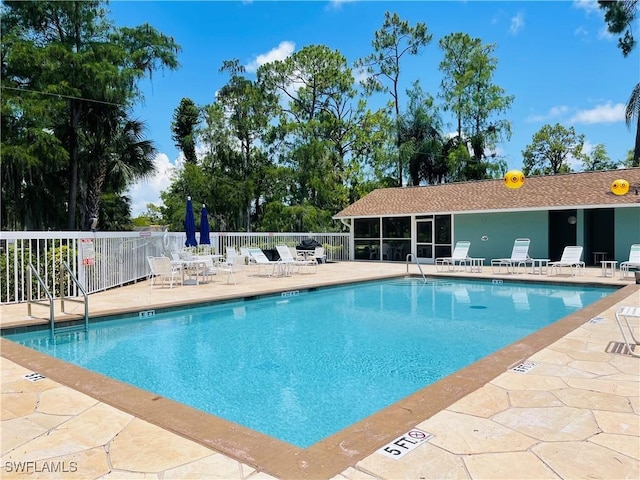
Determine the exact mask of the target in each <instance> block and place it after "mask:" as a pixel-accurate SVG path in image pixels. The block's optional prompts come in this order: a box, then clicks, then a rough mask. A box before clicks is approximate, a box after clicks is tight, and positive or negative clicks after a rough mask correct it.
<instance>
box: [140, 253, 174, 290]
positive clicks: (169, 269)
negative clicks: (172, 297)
mask: <svg viewBox="0 0 640 480" xmlns="http://www.w3.org/2000/svg"><path fill="white" fill-rule="evenodd" d="M147 261H148V262H149V268H150V269H151V275H150V276H151V285H150V286H151V287H153V286H154V285H156V284H157V283H158V282H160V283H161V284H162V285H164V282H165V281H167V280H168V281H169V288H173V283H174V282H175V281H177V279H178V278H179V279H182V276H183V270H182V267H181V265H179V264H176V263H173V262H171V260H170V259H169V257H147Z"/></svg>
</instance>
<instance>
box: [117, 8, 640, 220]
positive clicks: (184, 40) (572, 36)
mask: <svg viewBox="0 0 640 480" xmlns="http://www.w3.org/2000/svg"><path fill="white" fill-rule="evenodd" d="M109 9H110V10H111V14H110V15H109V16H110V18H111V19H112V20H113V21H114V22H115V24H116V25H117V26H134V25H139V24H142V23H144V22H148V23H150V24H151V25H153V26H154V27H155V28H156V29H158V30H160V31H161V32H163V33H164V34H167V35H170V36H172V37H174V39H175V40H176V42H177V43H178V44H180V45H181V47H182V52H181V53H180V54H179V62H180V64H181V67H180V68H179V70H177V71H158V72H155V73H154V75H153V79H152V80H150V81H149V80H145V81H144V82H142V83H141V84H140V86H141V88H142V91H143V93H144V97H145V100H144V102H142V103H140V104H139V105H137V106H136V108H135V110H134V112H133V115H134V116H135V117H136V118H139V119H141V120H144V121H145V122H146V124H147V127H148V129H147V136H148V138H150V139H152V140H153V141H154V142H155V144H156V146H157V147H158V150H159V152H160V154H159V155H158V157H157V158H156V165H157V167H158V174H157V175H156V176H155V177H154V178H153V179H152V180H148V181H145V182H143V183H141V184H139V185H136V186H135V187H134V188H132V190H131V192H130V194H131V196H132V200H133V213H134V214H138V213H141V212H142V211H144V210H145V207H146V204H147V203H149V202H151V203H155V204H160V200H159V192H160V191H161V190H163V189H166V188H167V186H168V185H169V178H170V173H171V169H172V167H173V166H174V165H175V164H176V162H179V161H180V160H179V156H180V155H179V151H178V150H177V149H176V147H175V145H174V143H173V141H172V140H171V130H170V128H171V119H172V116H173V112H174V110H175V108H176V107H177V106H178V104H179V103H180V100H181V99H182V98H183V97H188V98H191V99H192V100H193V101H194V102H195V103H196V104H197V105H205V104H209V103H212V102H213V99H214V96H215V93H216V91H217V90H219V89H220V88H221V87H222V86H223V85H224V84H225V83H226V81H227V79H228V77H227V75H225V74H221V73H219V72H218V70H219V68H220V66H221V64H222V61H223V60H229V59H233V58H237V59H239V60H240V62H241V63H242V64H243V65H245V66H246V67H247V69H248V72H247V75H248V76H252V75H253V73H251V72H253V71H255V68H256V67H257V66H258V65H260V64H261V63H264V62H266V61H270V60H277V59H283V58H285V57H286V56H287V55H290V54H291V53H292V52H294V51H298V50H300V49H301V48H302V47H304V46H306V45H312V44H323V45H327V46H329V47H330V48H332V49H337V50H339V51H340V52H341V53H342V54H343V55H344V56H345V57H346V58H347V60H348V62H349V63H353V62H354V61H355V60H356V59H358V58H360V57H364V56H366V55H367V54H369V53H371V52H372V47H371V41H372V39H373V37H374V32H375V31H376V30H378V29H380V28H381V26H382V22H383V20H384V12H385V11H391V12H396V13H398V14H399V15H400V17H401V18H402V19H403V20H407V21H409V22H410V23H411V24H412V25H415V23H416V22H424V23H425V24H426V25H427V28H428V31H429V32H430V33H431V34H432V35H433V39H432V41H431V43H430V44H429V45H428V46H427V47H426V48H424V50H423V52H422V53H421V54H420V55H419V56H414V57H407V58H405V59H404V60H403V63H402V65H401V68H402V73H401V81H402V83H403V85H402V91H404V90H406V88H407V87H408V86H409V85H410V84H411V83H412V82H414V81H415V80H419V81H420V83H421V86H422V88H423V90H424V91H426V92H428V93H430V94H431V95H433V96H434V97H435V96H436V95H437V93H438V91H439V85H440V81H441V74H440V72H439V70H438V64H439V62H440V61H441V59H442V51H441V50H440V48H439V46H438V41H439V40H440V39H441V38H442V37H443V36H445V35H447V34H449V33H454V32H463V33H467V34H469V35H470V36H472V37H475V38H480V39H481V40H482V42H483V43H494V44H496V49H495V52H494V55H495V57H496V58H497V59H498V66H497V69H496V72H495V77H494V81H495V83H496V84H497V85H499V86H500V87H502V88H503V89H504V90H505V91H506V93H507V94H509V95H514V96H515V100H514V102H513V106H512V108H511V110H510V111H509V112H508V113H507V115H506V117H507V118H508V119H509V120H510V121H511V123H512V131H513V136H512V138H511V140H510V141H509V142H507V143H504V144H501V145H499V146H498V150H497V152H498V154H500V155H502V156H504V157H505V159H506V160H507V162H508V164H509V166H510V167H511V168H521V167H522V150H523V149H524V148H525V147H526V145H528V144H529V143H531V140H532V137H533V135H534V133H535V132H537V131H538V130H539V129H540V128H541V127H542V126H543V125H545V124H555V123H561V124H563V125H565V126H573V127H574V128H575V130H576V132H577V133H580V134H584V135H585V137H586V148H585V151H586V152H589V151H590V150H591V149H592V148H593V146H594V145H596V144H600V143H602V144H604V145H605V147H606V150H607V153H608V154H609V156H610V158H611V159H613V160H621V159H623V158H625V157H626V153H627V151H628V150H630V149H632V148H633V142H634V138H635V137H634V136H635V130H633V129H628V128H627V126H626V124H625V122H624V105H625V103H626V101H627V100H628V98H629V95H630V93H631V91H632V89H633V86H634V85H635V84H636V83H637V82H638V81H639V79H640V48H636V50H635V51H634V52H633V53H632V55H631V56H629V57H627V58H624V57H623V56H622V54H621V53H620V51H619V49H618V48H617V38H615V37H612V36H611V35H609V34H608V33H607V32H606V26H605V23H604V21H603V19H602V13H601V12H600V10H599V9H598V8H597V3H596V1H595V0H594V1H573V2H572V1H538V2H510V1H498V2H489V1H473V0H469V1H453V0H452V1H422V2H418V1H412V2H398V1H393V2H391V1H386V2H385V1H369V2H361V1H333V2H332V1H329V2H327V1H304V2H303V1H297V2H293V1H283V2H274V1H253V2H249V1H245V2H231V1H223V2H213V1H198V2H191V1H113V2H112V3H110V5H109ZM635 33H636V37H637V36H638V35H639V33H638V32H637V31H636V32H635ZM402 101H403V103H402V108H404V107H405V106H406V99H404V98H403V99H402ZM372 102H375V99H373V100H372ZM443 119H444V121H445V123H446V124H448V130H451V131H452V130H454V127H453V125H452V123H451V118H449V117H447V116H446V115H445V116H443ZM573 167H574V169H576V170H579V169H580V165H579V164H577V165H574V166H573Z"/></svg>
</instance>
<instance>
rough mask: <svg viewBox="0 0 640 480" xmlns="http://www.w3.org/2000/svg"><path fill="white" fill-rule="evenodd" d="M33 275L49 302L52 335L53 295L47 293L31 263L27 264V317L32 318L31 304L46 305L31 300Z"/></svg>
mask: <svg viewBox="0 0 640 480" xmlns="http://www.w3.org/2000/svg"><path fill="white" fill-rule="evenodd" d="M33 275H35V276H36V279H37V280H38V283H39V284H40V286H41V287H42V289H43V290H44V292H45V293H46V294H47V298H48V300H49V321H50V322H51V334H52V335H53V328H54V327H53V324H54V323H55V308H54V305H53V295H52V294H51V292H50V291H49V288H48V287H47V284H46V283H44V280H42V277H41V276H40V274H39V273H38V271H37V270H36V267H34V266H33V264H32V263H31V262H29V295H28V298H29V300H28V301H27V315H28V316H29V317H32V315H31V305H32V304H35V305H43V306H46V305H47V304H46V303H45V302H44V301H42V300H34V299H33V298H32V295H33V288H32V287H33Z"/></svg>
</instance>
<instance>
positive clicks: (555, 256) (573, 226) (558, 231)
mask: <svg viewBox="0 0 640 480" xmlns="http://www.w3.org/2000/svg"><path fill="white" fill-rule="evenodd" d="M577 215H578V211H577V210H574V209H572V210H550V211H549V258H550V259H551V261H552V262H554V261H557V260H560V257H562V252H563V251H564V247H567V246H571V245H577V243H576V239H577ZM583 260H584V257H583Z"/></svg>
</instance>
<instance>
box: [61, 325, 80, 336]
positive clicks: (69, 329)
mask: <svg viewBox="0 0 640 480" xmlns="http://www.w3.org/2000/svg"><path fill="white" fill-rule="evenodd" d="M85 330H86V327H85V325H84V324H78V325H68V326H66V327H55V329H54V333H55V335H61V334H64V333H73V332H79V331H85Z"/></svg>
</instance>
